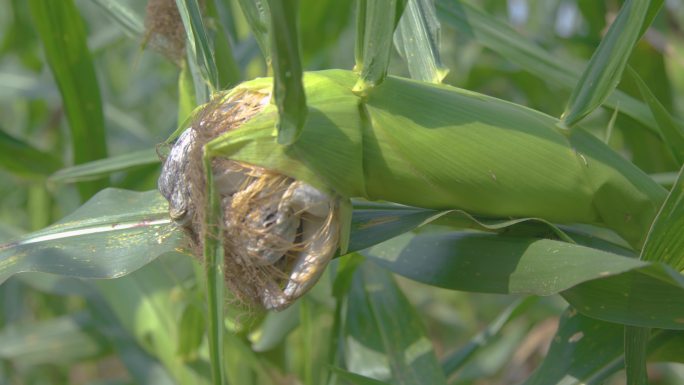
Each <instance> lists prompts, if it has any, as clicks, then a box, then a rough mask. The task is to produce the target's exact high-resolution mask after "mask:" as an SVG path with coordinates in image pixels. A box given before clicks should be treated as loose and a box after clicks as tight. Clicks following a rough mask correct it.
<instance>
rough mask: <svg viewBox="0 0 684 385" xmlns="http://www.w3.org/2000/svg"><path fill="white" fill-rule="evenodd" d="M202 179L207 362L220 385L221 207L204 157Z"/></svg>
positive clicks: (222, 379)
mask: <svg viewBox="0 0 684 385" xmlns="http://www.w3.org/2000/svg"><path fill="white" fill-rule="evenodd" d="M203 161H204V171H205V173H204V178H205V181H206V184H207V198H206V203H205V207H204V209H205V213H206V214H205V220H204V222H205V223H204V226H205V227H204V229H203V233H202V234H201V236H202V238H203V241H202V245H203V250H202V255H203V256H204V261H205V263H206V267H205V275H206V282H207V313H208V314H207V318H208V319H207V321H208V322H207V335H208V339H209V361H210V362H211V379H212V383H213V384H214V385H222V384H224V383H225V381H226V372H225V368H224V366H223V363H224V362H225V361H224V358H223V357H224V356H223V350H224V349H223V342H224V340H223V329H224V324H223V319H224V318H223V302H224V291H225V290H224V289H225V288H224V286H225V282H224V277H225V275H224V273H223V269H224V267H223V255H224V252H223V241H222V237H223V231H221V230H220V229H221V228H220V226H219V220H220V219H219V218H221V206H220V200H219V195H218V193H217V191H216V188H215V185H214V174H213V173H212V166H211V159H210V158H208V157H206V156H205V157H204V159H203Z"/></svg>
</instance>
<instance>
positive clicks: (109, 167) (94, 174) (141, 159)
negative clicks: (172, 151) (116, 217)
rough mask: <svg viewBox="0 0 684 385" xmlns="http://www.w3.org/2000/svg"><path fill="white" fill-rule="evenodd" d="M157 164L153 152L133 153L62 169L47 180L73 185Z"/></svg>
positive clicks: (157, 158)
mask: <svg viewBox="0 0 684 385" xmlns="http://www.w3.org/2000/svg"><path fill="white" fill-rule="evenodd" d="M155 163H159V155H157V152H156V151H155V150H142V151H135V152H131V153H128V154H123V155H118V156H113V157H110V158H106V159H99V160H96V161H92V162H88V163H83V164H81V165H78V166H73V167H68V168H63V169H61V170H59V171H57V172H56V173H54V174H52V175H51V176H50V178H49V180H50V181H51V182H55V183H75V182H82V181H87V180H93V179H99V178H102V177H105V176H108V175H110V174H112V173H114V172H119V171H128V170H131V169H135V168H137V167H140V166H145V165H148V164H155Z"/></svg>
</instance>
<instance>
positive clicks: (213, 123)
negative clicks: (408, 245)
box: [159, 89, 340, 310]
mask: <svg viewBox="0 0 684 385" xmlns="http://www.w3.org/2000/svg"><path fill="white" fill-rule="evenodd" d="M269 100H270V95H269V94H268V93H266V92H262V91H248V90H240V89H238V90H235V91H233V92H229V93H227V94H224V95H220V96H218V97H217V98H215V99H214V100H213V101H212V102H210V103H209V104H207V105H206V106H205V107H204V108H203V109H202V110H201V111H200V112H199V113H198V114H197V116H196V118H195V119H194V122H193V123H192V125H191V127H189V128H188V129H186V130H185V131H184V132H183V133H182V134H181V135H180V136H179V137H178V139H177V140H176V142H175V144H174V145H173V147H172V148H171V150H170V152H169V154H168V156H167V158H166V160H165V162H164V166H163V168H162V173H161V176H160V179H159V190H160V192H161V193H162V195H164V196H165V197H166V199H167V200H168V201H169V214H170V216H171V217H172V218H173V219H174V220H175V221H176V222H177V223H179V224H180V225H181V226H183V228H184V229H185V230H186V232H187V233H188V235H189V239H190V241H191V244H192V247H193V249H194V250H195V254H196V255H201V250H202V248H203V234H205V233H206V229H205V226H206V223H207V222H206V213H205V212H204V208H205V207H206V200H207V196H206V191H207V189H206V187H207V186H206V181H205V178H204V175H205V170H204V167H203V156H204V151H205V149H204V148H205V145H206V144H207V143H209V142H211V141H212V140H214V139H215V138H217V137H219V136H220V135H222V134H225V133H227V132H230V131H233V130H237V129H239V128H240V126H241V125H242V124H244V122H245V121H247V120H249V119H251V118H252V117H254V116H255V115H257V114H258V113H260V112H261V111H262V110H263V109H264V108H265V107H266V106H267V105H268V103H269ZM211 167H212V178H213V182H214V189H215V191H216V192H217V194H218V195H219V197H220V206H221V212H220V218H221V219H220V226H221V229H220V230H221V232H222V233H221V237H220V238H221V239H222V242H223V250H224V267H225V278H226V282H227V284H228V286H229V288H230V289H231V290H232V291H233V293H234V294H235V295H236V297H237V298H238V299H240V300H242V301H243V302H245V303H247V304H253V305H261V306H263V307H265V308H266V309H273V310H280V309H283V308H285V307H287V306H289V305H290V304H291V303H292V302H293V301H294V300H296V299H297V298H299V297H300V296H301V295H303V294H304V293H305V292H306V291H307V290H308V289H309V288H310V287H311V286H312V285H313V284H314V283H315V282H316V281H317V279H318V278H319V277H320V275H321V273H322V272H323V270H324V269H325V267H326V265H327V263H328V261H330V259H331V258H332V256H333V255H334V254H335V252H336V250H337V247H338V240H339V232H340V226H339V223H338V213H337V211H338V206H339V203H338V201H339V198H338V197H337V196H336V195H335V194H329V193H325V192H322V191H320V190H318V189H316V188H314V187H312V186H311V185H309V184H307V183H304V182H302V181H298V180H296V179H294V178H291V177H289V176H287V175H285V174H283V173H280V172H276V171H274V170H269V169H266V168H262V167H258V166H255V165H251V164H249V163H244V162H238V161H234V160H231V159H228V158H223V157H217V158H215V159H213V160H212V161H211Z"/></svg>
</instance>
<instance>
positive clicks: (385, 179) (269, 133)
mask: <svg viewBox="0 0 684 385" xmlns="http://www.w3.org/2000/svg"><path fill="white" fill-rule="evenodd" d="M356 80H357V77H356V75H354V74H353V73H352V72H348V71H342V70H330V71H322V72H315V73H307V74H306V75H305V76H304V85H305V89H306V94H307V102H308V105H309V115H308V118H307V122H306V125H305V127H304V130H303V132H302V135H301V137H300V138H299V140H298V141H297V142H296V143H295V144H293V145H291V146H287V147H286V146H281V145H279V144H278V143H277V133H276V132H275V130H274V128H273V127H274V126H275V124H274V123H275V121H276V120H277V119H278V114H277V110H276V109H275V107H274V106H268V107H267V108H265V109H264V110H263V111H262V112H261V113H259V114H258V115H256V116H255V117H253V118H252V119H250V120H249V121H247V122H245V123H244V124H243V125H242V126H241V127H240V128H239V129H237V130H234V131H230V132H228V133H226V134H224V135H222V136H220V137H218V138H216V139H215V140H213V141H212V142H210V143H208V144H207V147H206V151H207V153H208V154H211V155H212V156H221V157H227V158H230V159H234V160H238V161H242V162H246V163H251V164H255V165H258V166H261V167H265V168H268V169H272V170H276V171H279V172H281V173H283V174H285V175H288V176H291V177H293V178H296V179H301V180H304V181H306V182H308V183H310V184H312V185H314V186H316V187H318V188H319V189H323V190H327V191H333V192H336V193H337V194H340V195H342V196H344V197H363V198H366V199H370V200H387V201H393V202H397V203H402V204H407V205H412V206H418V207H425V208H435V209H451V208H459V209H463V210H466V211H468V212H470V213H472V214H477V215H484V216H496V217H502V216H503V217H539V218H543V219H546V220H549V221H553V222H558V223H589V224H597V225H602V226H606V227H608V228H611V229H613V230H614V231H616V232H617V233H618V234H620V235H621V236H622V237H623V238H625V239H626V240H627V241H628V242H630V243H631V244H632V245H633V246H634V247H635V248H640V247H641V245H642V244H643V242H644V238H645V235H646V233H647V231H648V228H649V226H650V224H651V222H652V220H653V218H654V217H655V214H656V211H657V209H658V207H659V206H660V204H661V203H662V202H663V200H664V198H665V195H666V191H665V190H664V189H663V188H661V187H660V186H658V185H657V184H656V183H654V182H653V181H652V180H651V179H650V178H649V177H648V176H647V175H646V174H644V173H643V172H641V171H640V170H639V169H638V168H637V167H635V166H634V165H632V164H631V163H630V162H628V161H626V160H624V159H623V158H622V157H621V156H619V155H618V154H616V153H615V152H614V151H612V150H611V149H610V148H608V147H607V146H606V145H605V144H603V143H602V142H601V141H599V140H598V139H596V138H595V137H593V136H592V135H590V134H588V133H587V132H585V131H583V130H581V129H577V130H573V132H571V133H567V132H564V131H563V130H562V129H560V128H558V127H557V125H558V123H559V121H558V119H556V118H553V117H550V116H548V115H545V114H543V113H540V112H537V111H534V110H531V109H529V108H526V107H523V106H520V105H517V104H514V103H509V102H506V101H502V100H499V99H496V98H492V97H489V96H485V95H481V94H477V93H474V92H470V91H466V90H462V89H458V88H455V87H451V86H446V85H434V84H428V83H422V82H418V81H413V80H407V79H402V78H397V77H388V78H387V79H386V80H385V81H384V82H383V83H382V84H381V85H379V86H377V87H375V88H373V89H372V90H369V92H368V93H367V94H364V95H363V96H357V95H355V94H354V93H353V92H352V88H353V86H354V84H355V82H356ZM271 82H272V80H271V79H269V78H262V79H257V80H254V81H251V82H247V83H244V84H242V85H240V86H238V88H237V90H238V91H240V90H244V89H247V90H259V91H263V90H264V89H268V88H269V87H270V85H271Z"/></svg>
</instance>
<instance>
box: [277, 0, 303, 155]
mask: <svg viewBox="0 0 684 385" xmlns="http://www.w3.org/2000/svg"><path fill="white" fill-rule="evenodd" d="M268 4H269V8H270V13H271V25H270V34H269V37H270V44H271V52H272V55H271V60H272V63H271V64H272V65H273V74H274V82H273V98H274V99H275V103H276V105H277V106H278V124H277V125H276V127H277V129H278V143H280V144H282V145H285V146H289V145H291V144H293V143H294V142H295V141H296V140H297V138H299V135H300V134H301V132H302V128H303V127H304V123H305V122H306V116H307V107H306V95H305V94H304V86H303V85H302V64H301V62H300V56H299V39H298V37H297V0H287V1H282V0H268Z"/></svg>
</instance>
